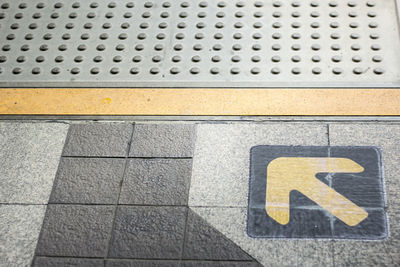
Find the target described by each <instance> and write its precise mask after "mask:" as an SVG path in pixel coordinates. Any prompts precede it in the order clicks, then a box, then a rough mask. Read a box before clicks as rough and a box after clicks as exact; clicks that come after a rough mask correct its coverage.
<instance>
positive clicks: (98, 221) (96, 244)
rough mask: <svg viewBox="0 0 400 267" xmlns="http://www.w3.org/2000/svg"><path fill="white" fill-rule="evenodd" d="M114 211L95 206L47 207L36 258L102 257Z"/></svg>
mask: <svg viewBox="0 0 400 267" xmlns="http://www.w3.org/2000/svg"><path fill="white" fill-rule="evenodd" d="M114 209H115V208H114V207H113V206H97V205H96V206H91V205H85V206H82V205H54V204H50V205H48V207H47V211H46V216H45V219H44V222H43V227H42V231H41V234H40V239H39V242H38V245H37V248H36V254H37V255H40V256H78V257H104V256H105V255H106V252H107V242H108V240H109V239H110V232H111V229H112V222H113V215H114Z"/></svg>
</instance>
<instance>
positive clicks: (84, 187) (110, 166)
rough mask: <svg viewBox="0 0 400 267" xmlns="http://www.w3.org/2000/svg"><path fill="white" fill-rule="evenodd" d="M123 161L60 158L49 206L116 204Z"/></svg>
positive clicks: (123, 165)
mask: <svg viewBox="0 0 400 267" xmlns="http://www.w3.org/2000/svg"><path fill="white" fill-rule="evenodd" d="M124 167H125V160H124V159H110V158H62V159H61V161H60V167H59V169H58V173H57V177H56V180H55V182H54V188H53V191H52V194H51V197H50V203H83V204H115V203H117V200H118V192H119V189H120V183H121V181H122V176H123V172H124Z"/></svg>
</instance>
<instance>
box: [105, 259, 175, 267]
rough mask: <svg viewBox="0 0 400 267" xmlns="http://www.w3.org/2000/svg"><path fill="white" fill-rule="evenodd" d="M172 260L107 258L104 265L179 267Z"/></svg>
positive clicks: (118, 266) (121, 266) (112, 266)
mask: <svg viewBox="0 0 400 267" xmlns="http://www.w3.org/2000/svg"><path fill="white" fill-rule="evenodd" d="M180 266H181V263H180V261H174V260H169V261H166V260H108V261H107V262H106V267H180Z"/></svg>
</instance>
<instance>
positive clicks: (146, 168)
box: [119, 159, 192, 205]
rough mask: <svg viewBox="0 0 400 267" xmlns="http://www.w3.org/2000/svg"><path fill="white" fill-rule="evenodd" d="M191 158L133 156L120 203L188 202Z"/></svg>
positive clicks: (174, 203) (184, 203) (183, 203)
mask: <svg viewBox="0 0 400 267" xmlns="http://www.w3.org/2000/svg"><path fill="white" fill-rule="evenodd" d="M191 169H192V160H191V159H130V160H129V161H128V167H127V170H126V173H125V178H124V183H123V185H122V189H121V196H120V201H119V203H120V204H145V205H150V204H151V205H187V199H188V194H189V185H190V175H191Z"/></svg>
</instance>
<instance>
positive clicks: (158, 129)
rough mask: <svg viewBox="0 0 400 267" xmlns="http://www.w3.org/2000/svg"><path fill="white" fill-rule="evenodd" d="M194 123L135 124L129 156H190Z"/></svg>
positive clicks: (192, 145) (193, 137) (193, 139)
mask: <svg viewBox="0 0 400 267" xmlns="http://www.w3.org/2000/svg"><path fill="white" fill-rule="evenodd" d="M194 141H195V125H194V124H136V125H135V130H134V132H133V139H132V145H131V150H130V154H129V156H130V157H192V156H193V147H194Z"/></svg>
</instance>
